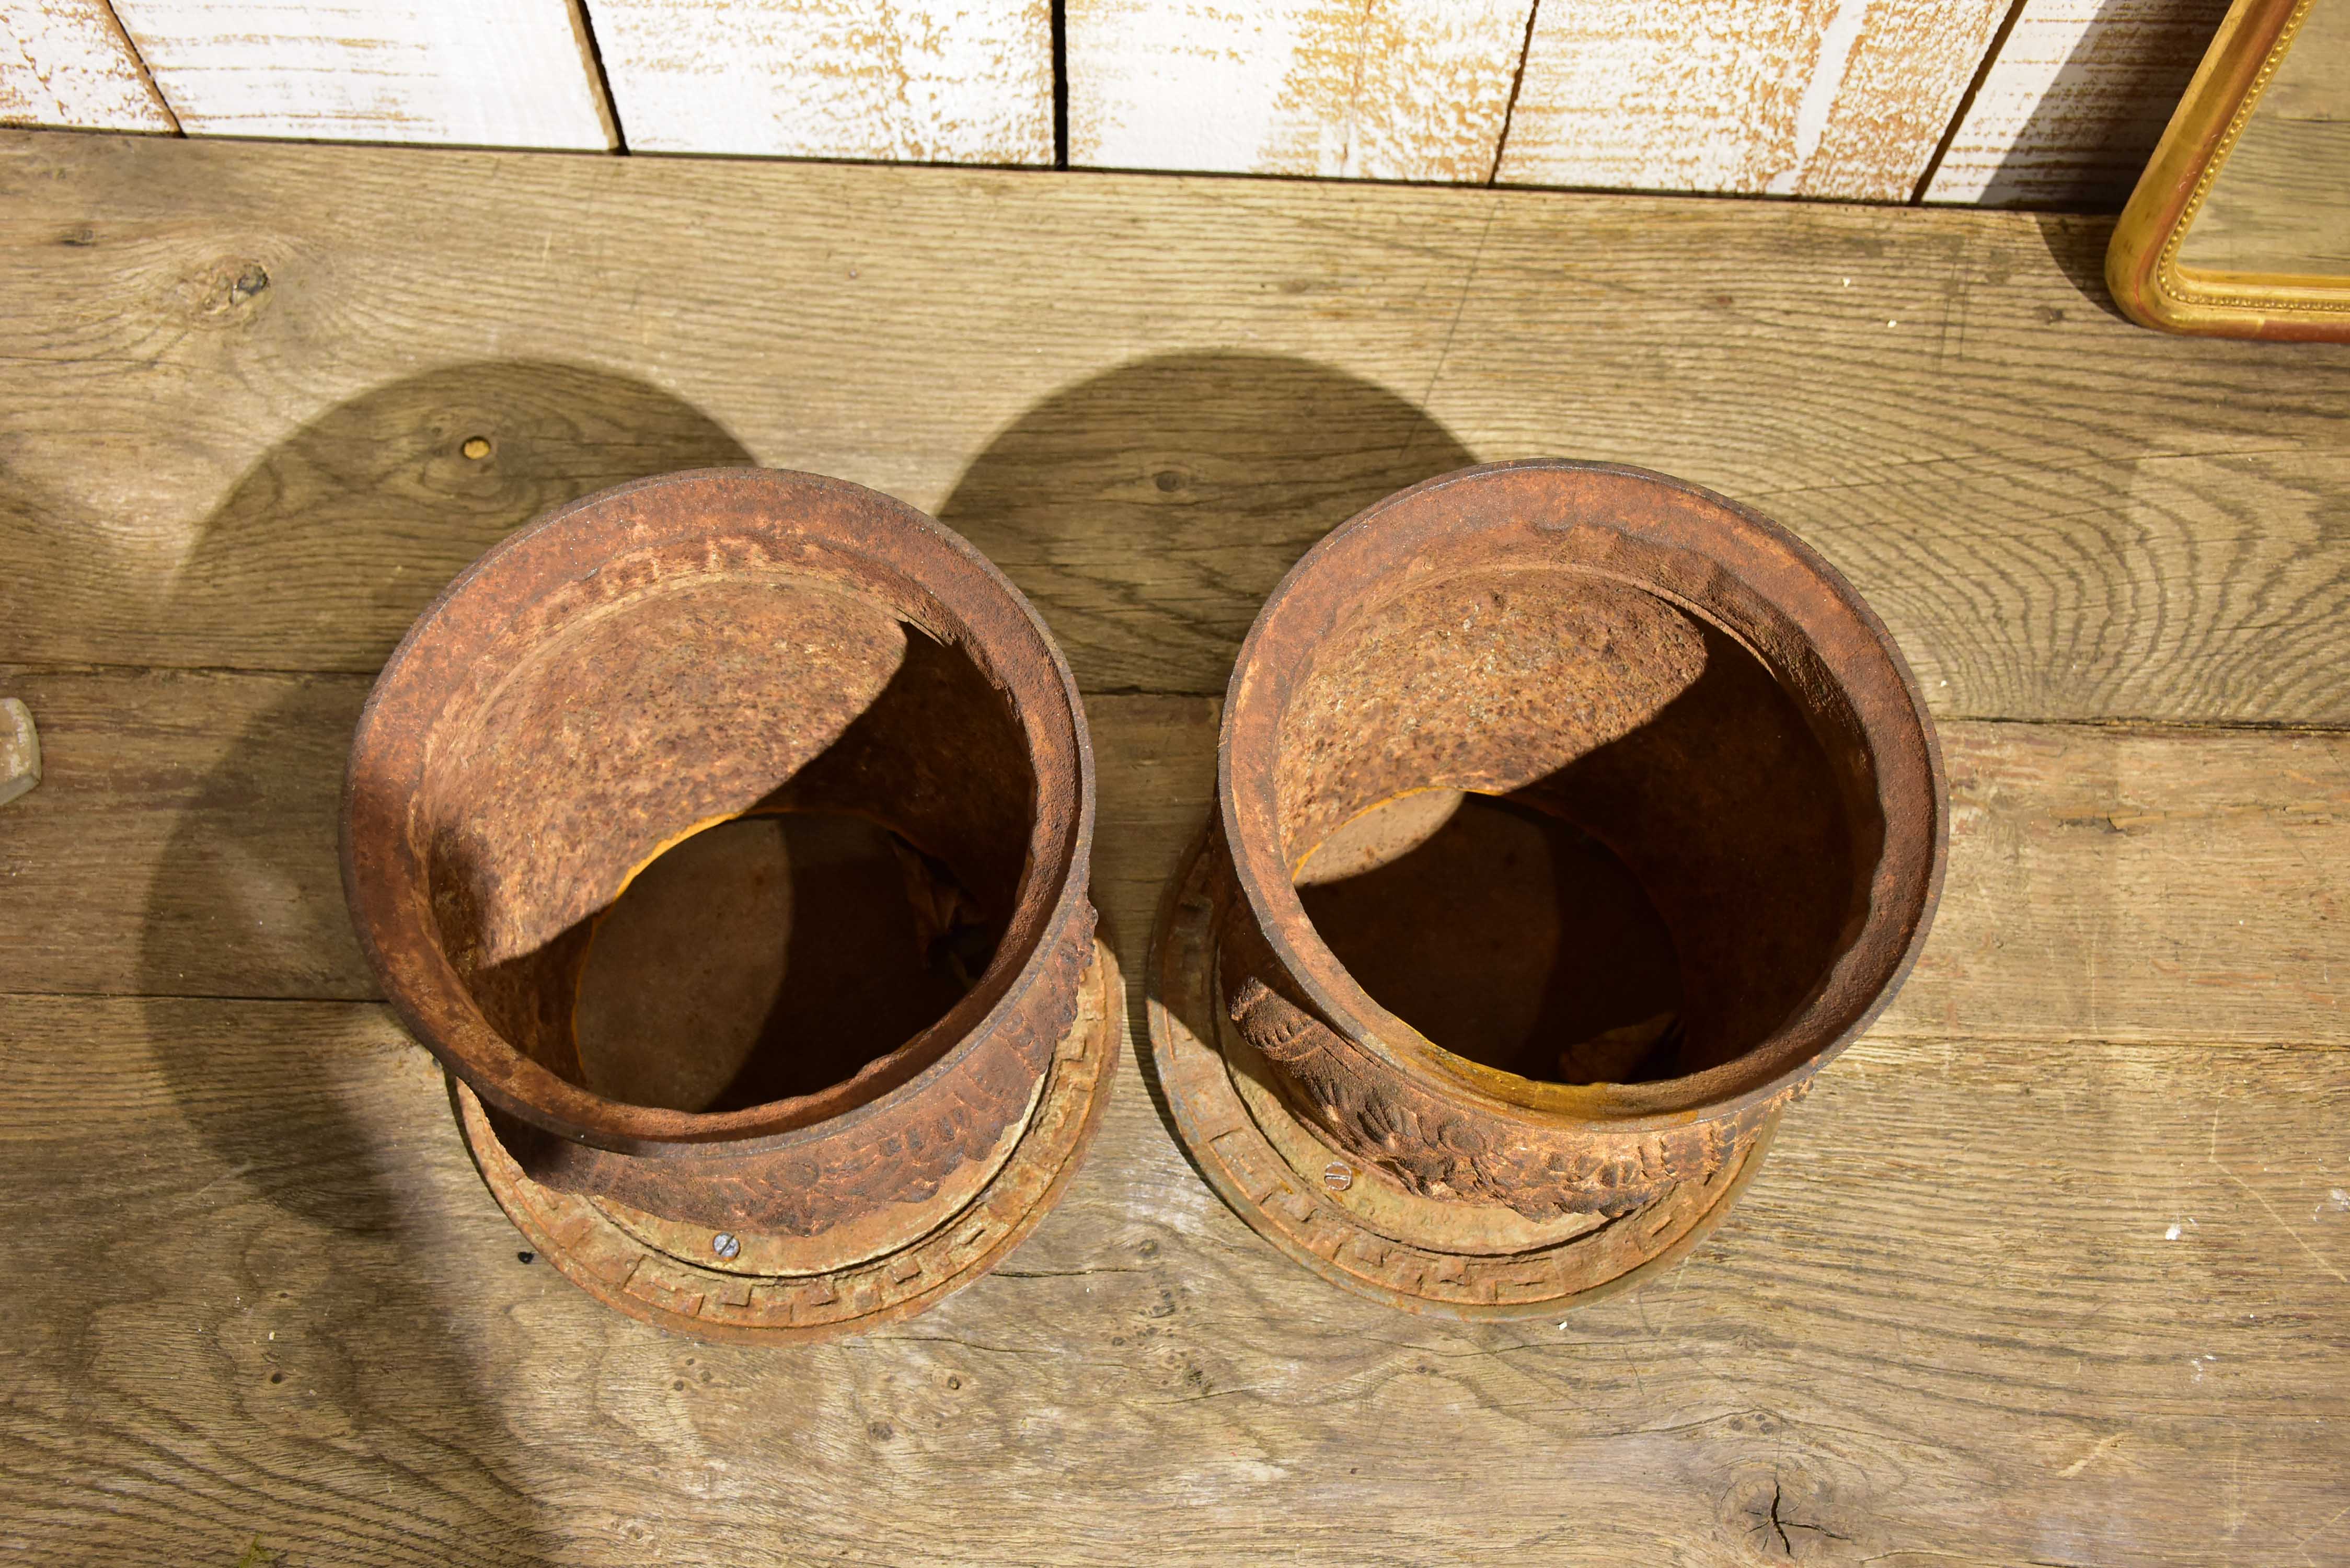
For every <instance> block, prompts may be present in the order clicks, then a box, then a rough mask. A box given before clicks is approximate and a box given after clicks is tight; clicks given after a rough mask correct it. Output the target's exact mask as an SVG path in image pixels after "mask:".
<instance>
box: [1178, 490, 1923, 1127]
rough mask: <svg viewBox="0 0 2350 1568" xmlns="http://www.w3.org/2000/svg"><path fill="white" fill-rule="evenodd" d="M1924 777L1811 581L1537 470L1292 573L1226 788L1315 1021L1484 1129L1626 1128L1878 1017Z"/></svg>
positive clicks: (1914, 857) (1231, 821)
mask: <svg viewBox="0 0 2350 1568" xmlns="http://www.w3.org/2000/svg"><path fill="white" fill-rule="evenodd" d="M1448 487H1457V488H1451V489H1449V490H1448ZM1709 514H1711V515H1709ZM1935 772H1936V763H1935V762H1934V760H1933V757H1932V751H1931V739H1930V734H1929V732H1927V731H1925V730H1924V729H1923V728H1922V720H1921V719H1920V717H1919V714H1918V706H1917V705H1916V703H1915V699H1914V691H1913V688H1912V685H1911V683H1910V682H1909V680H1908V674H1907V671H1906V670H1904V669H1903V668H1902V667H1900V665H1899V663H1898V654H1894V653H1892V652H1891V651H1890V645H1889V643H1888V642H1887V641H1886V640H1885V639H1883V634H1882V629H1881V628H1878V627H1877V624H1876V622H1875V620H1874V618H1872V617H1869V616H1868V615H1867V613H1866V609H1865V608H1864V607H1861V606H1860V605H1859V602H1858V600H1857V598H1856V597H1854V596H1852V595H1851V593H1850V590H1849V589H1848V588H1846V587H1844V586H1843V584H1842V583H1841V580H1840V579H1835V577H1834V575H1833V573H1831V572H1829V571H1828V570H1827V568H1825V566H1824V565H1822V564H1821V563H1819V562H1818V561H1817V558H1816V557H1814V556H1810V554H1809V552H1807V551H1804V550H1803V549H1802V547H1801V546H1800V545H1795V544H1794V541H1793V540H1792V539H1790V538H1788V536H1786V535H1783V533H1781V532H1780V531H1779V530H1777V529H1775V528H1773V527H1772V526H1771V525H1770V524H1765V523H1763V522H1762V521H1761V520H1760V519H1755V518H1752V516H1751V514H1740V513H1737V512H1735V511H1734V509H1731V508H1730V507H1729V505H1728V504H1726V503H1722V502H1721V501H1720V500H1719V498H1714V497H1709V496H1705V495H1703V493H1700V492H1695V491H1694V490H1692V489H1690V487H1686V486H1679V485H1677V484H1672V483H1669V482H1665V481H1662V480H1660V479H1659V478H1658V477H1656V476H1649V475H1642V474H1637V473H1633V472H1627V471H1611V470H1602V469H1591V468H1586V467H1582V466H1581V465H1542V464H1528V465H1513V467H1509V468H1502V469H1495V470H1486V471H1482V472H1480V471H1471V472H1470V473H1469V474H1467V475H1464V476H1455V477H1454V478H1451V479H1448V480H1441V481H1433V482H1430V485H1427V486H1422V487H1420V488H1419V490H1417V491H1413V492H1407V493H1404V495H1403V496H1401V497H1398V498H1393V499H1391V500H1390V501H1389V502H1388V503H1384V504H1382V505H1381V507H1379V508H1375V509H1374V511H1373V513H1372V514H1367V515H1366V517H1365V518H1364V519H1360V520H1358V521H1357V523H1355V524H1350V525H1349V526H1348V527H1347V528H1346V529H1342V530H1340V531H1339V532H1338V533H1337V534H1334V535H1332V537H1331V538H1330V539H1329V540H1328V541H1326V543H1325V545H1322V546H1320V547H1318V548H1317V550H1316V551H1315V553H1313V554H1311V555H1309V556H1307V557H1306V558H1305V561H1303V562H1301V564H1300V566H1298V568H1297V569H1296V571H1295V573H1293V575H1292V577H1291V579H1290V580H1289V581H1288V582H1287V583H1284V586H1283V587H1282V589H1281V590H1280V591H1279V593H1278V594H1276V596H1275V598H1274V601H1273V603H1272V604H1270V605H1269V606H1268V608H1267V611H1266V613H1265V616H1264V617H1263V618H1262V619H1261V620H1260V622H1259V625H1258V628H1257V630H1256V631H1255V632H1254V633H1253V635H1252V638H1251V641H1250V647H1249V649H1247V650H1245V651H1244V652H1243V667H1242V669H1241V670H1240V672H1239V673H1238V674H1237V675H1236V677H1235V680H1234V685H1233V693H1232V712H1231V716H1230V717H1229V718H1228V722H1227V730H1226V756H1225V779H1224V786H1225V790H1226V803H1227V809H1226V821H1227V825H1228V831H1230V832H1231V834H1232V839H1233V848H1234V854H1235V859H1236V862H1237V864H1238V867H1239V868H1240V870H1241V873H1242V881H1243V888H1245V889H1246V890H1247V892H1248V895H1249V897H1250V898H1251V899H1252V901H1253V903H1254V905H1255V906H1256V909H1257V911H1258V916H1259V919H1260V920H1261V922H1262V923H1263V925H1264V926H1265V929H1266V930H1267V932H1268V934H1269V935H1270V936H1271V937H1273V938H1274V940H1275V944H1276V948H1277V949H1278V950H1285V952H1286V957H1287V959H1288V960H1289V961H1288V962H1287V963H1286V965H1285V967H1287V968H1289V969H1290V970H1291V971H1293V972H1294V973H1295V974H1296V975H1297V976H1298V977H1299V978H1300V979H1301V981H1303V982H1304V983H1305V985H1306V986H1307V988H1308V989H1309V991H1314V992H1318V996H1317V1000H1319V1001H1321V1002H1324V1003H1325V1004H1326V1007H1327V1008H1328V1009H1330V1010H1332V1015H1333V1016H1334V1017H1337V1018H1339V1019H1341V1020H1342V1021H1343V1020H1345V1019H1347V1018H1350V1017H1351V1018H1352V1019H1354V1020H1356V1021H1357V1022H1359V1023H1363V1024H1366V1025H1367V1032H1368V1033H1372V1034H1374V1035H1377V1036H1378V1037H1381V1038H1388V1039H1409V1036H1410V1034H1411V1033H1413V1032H1416V1033H1417V1034H1418V1035H1419V1036H1421V1037H1422V1038H1423V1039H1424V1041H1425V1042H1427V1043H1428V1044H1432V1045H1433V1046H1434V1047H1436V1048H1437V1049H1436V1051H1435V1053H1434V1054H1433V1059H1434V1061H1435V1062H1436V1064H1438V1065H1439V1066H1440V1067H1441V1068H1444V1069H1447V1070H1450V1071H1451V1072H1452V1073H1454V1074H1456V1075H1459V1076H1460V1077H1461V1078H1462V1079H1463V1080H1464V1081H1465V1082H1467V1083H1468V1084H1470V1085H1472V1086H1474V1087H1475V1088H1478V1089H1480V1090H1482V1091H1485V1092H1488V1093H1493V1094H1498V1095H1499V1096H1501V1097H1502V1098H1504V1099H1508V1100H1514V1101H1517V1102H1519V1103H1522V1104H1527V1105H1530V1106H1566V1105H1569V1104H1573V1105H1575V1106H1578V1107H1580V1108H1583V1109H1589V1108H1591V1107H1592V1106H1593V1102H1592V1101H1591V1100H1590V1099H1589V1097H1588V1096H1583V1097H1581V1098H1580V1099H1577V1100H1572V1101H1570V1100H1567V1099H1565V1098H1562V1097H1561V1096H1558V1095H1557V1094H1555V1093H1553V1092H1552V1091H1553V1090H1555V1088H1557V1087H1558V1086H1562V1085H1646V1087H1644V1088H1641V1089H1639V1090H1638V1092H1637V1093H1634V1094H1631V1095H1630V1096H1628V1098H1627V1101H1626V1102H1625V1103H1623V1104H1621V1105H1619V1106H1617V1107H1616V1108H1618V1109H1623V1110H1634V1111H1638V1110H1659V1109H1669V1108H1686V1107H1694V1106H1701V1105H1702V1104H1704V1103H1706V1102H1707V1101H1708V1100H1709V1099H1710V1098H1712V1097H1716V1096H1719V1095H1721V1094H1722V1093H1725V1092H1735V1091H1737V1090H1740V1089H1743V1088H1749V1087H1752V1086H1754V1085H1758V1084H1760V1083H1762V1082H1763V1081H1764V1080H1766V1079H1768V1078H1769V1077H1771V1076H1773V1075H1781V1074H1783V1073H1785V1072H1787V1071H1789V1070H1791V1069H1794V1068H1799V1067H1801V1066H1803V1065H1804V1064H1807V1063H1809V1062H1810V1061H1812V1060H1814V1059H1815V1058H1817V1057H1818V1055H1819V1054H1821V1053H1822V1052H1823V1051H1824V1050H1825V1049H1826V1048H1827V1047H1828V1046H1829V1045H1830V1044H1832V1043H1834V1041H1835V1039H1836V1038H1837V1037H1838V1036H1839V1035H1840V1034H1841V1033H1843V1032H1844V1031H1846V1029H1848V1028H1849V1026H1850V1025H1851V1024H1852V1023H1854V1022H1855V1021H1856V1019H1858V1018H1859V1017H1860V1016H1861V1015H1863V1014H1864V1013H1866V1012H1868V1011H1869V1010H1870V1009H1871V1007H1872V1006H1873V1005H1875V1004H1876V1002H1877V999H1878V998H1879V997H1881V996H1882V995H1884V994H1888V993H1889V990H1890V984H1891V983H1892V981H1893V980H1894V979H1895V977H1897V976H1898V971H1899V970H1900V968H1901V967H1903V965H1904V964H1905V963H1906V959H1907V955H1908V944H1909V941H1910V939H1911V938H1912V937H1913V936H1914V935H1915V934H1917V933H1918V932H1921V931H1922V929H1923V919H1924V916H1925V913H1926V911H1927V910H1928V909H1929V908H1930V899H1931V895H1932V892H1933V890H1934V883H1935V880H1936V876H1935V873H1936V871H1937V869H1938V867H1939V858H1938V852H1937V847H1936V846H1938V844H1939V834H1940V830H1941V829H1940V802H1939V789H1938V788H1937V787H1936V786H1935V784H1934V775H1935ZM1895 817H1898V822H1897V823H1896V828H1897V831H1896V832H1894V833H1893V834H1892V836H1890V837H1888V820H1889V819H1891V818H1895ZM1383 1019H1394V1020H1398V1021H1400V1023H1403V1024H1406V1025H1409V1030H1399V1029H1395V1028H1392V1027H1387V1026H1383ZM1342 1032H1344V1033H1353V1032H1354V1031H1352V1030H1346V1029H1343V1028H1342Z"/></svg>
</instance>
